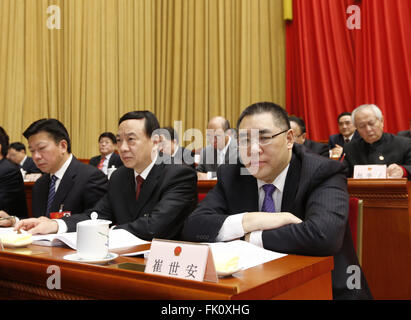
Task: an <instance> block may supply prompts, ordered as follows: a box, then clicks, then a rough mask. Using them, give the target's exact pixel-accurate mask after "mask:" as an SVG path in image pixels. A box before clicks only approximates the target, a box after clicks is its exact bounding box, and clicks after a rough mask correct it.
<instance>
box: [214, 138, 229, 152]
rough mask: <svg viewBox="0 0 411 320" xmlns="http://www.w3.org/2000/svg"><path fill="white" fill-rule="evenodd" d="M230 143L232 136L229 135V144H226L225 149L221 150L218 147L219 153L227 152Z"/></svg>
mask: <svg viewBox="0 0 411 320" xmlns="http://www.w3.org/2000/svg"><path fill="white" fill-rule="evenodd" d="M230 143H231V136H228V142H227V144H226V145H225V147H224V149H223V150H221V151H220V150H218V149H217V153H223V154H225V153H226V152H227V149H228V146H229V145H230Z"/></svg>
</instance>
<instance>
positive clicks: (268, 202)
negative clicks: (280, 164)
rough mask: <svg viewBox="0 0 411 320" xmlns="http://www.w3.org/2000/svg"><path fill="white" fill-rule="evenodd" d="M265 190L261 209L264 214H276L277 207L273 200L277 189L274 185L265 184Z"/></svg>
mask: <svg viewBox="0 0 411 320" xmlns="http://www.w3.org/2000/svg"><path fill="white" fill-rule="evenodd" d="M263 189H264V192H265V196H264V201H263V206H262V207H261V211H262V212H275V205H274V200H273V193H274V190H275V189H276V188H275V186H274V185H273V184H265V185H263Z"/></svg>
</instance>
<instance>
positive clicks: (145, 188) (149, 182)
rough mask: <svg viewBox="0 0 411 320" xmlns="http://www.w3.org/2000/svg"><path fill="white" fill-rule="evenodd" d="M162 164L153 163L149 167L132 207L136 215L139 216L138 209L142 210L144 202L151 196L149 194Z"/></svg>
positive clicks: (152, 189) (158, 175)
mask: <svg viewBox="0 0 411 320" xmlns="http://www.w3.org/2000/svg"><path fill="white" fill-rule="evenodd" d="M162 166H163V165H161V164H160V165H159V164H155V165H154V166H153V168H151V171H150V173H149V174H148V176H147V179H146V180H145V181H144V183H143V185H142V187H141V191H140V195H139V197H138V200H137V201H136V206H135V209H134V212H135V214H136V215H137V216H140V211H141V210H142V208H144V205H145V204H146V202H147V201H148V200H149V199H150V198H151V197H150V196H151V194H152V193H153V191H154V189H155V187H156V185H157V182H158V179H159V178H160V174H161V171H162V170H161V168H162Z"/></svg>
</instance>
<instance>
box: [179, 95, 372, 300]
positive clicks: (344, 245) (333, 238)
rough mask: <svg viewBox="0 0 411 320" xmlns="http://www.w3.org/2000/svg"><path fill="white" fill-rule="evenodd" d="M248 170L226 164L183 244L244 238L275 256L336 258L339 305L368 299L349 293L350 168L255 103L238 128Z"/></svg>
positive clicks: (269, 106)
mask: <svg viewBox="0 0 411 320" xmlns="http://www.w3.org/2000/svg"><path fill="white" fill-rule="evenodd" d="M237 128H238V134H239V135H238V141H239V154H240V160H241V162H242V164H226V165H221V166H220V167H219V168H218V171H217V177H218V179H217V181H218V182H217V184H216V186H215V187H214V188H213V189H212V190H211V191H210V192H209V193H208V194H207V196H206V197H205V199H204V200H203V201H202V202H201V203H200V204H199V205H198V206H197V208H196V210H194V212H193V213H192V214H191V215H190V216H189V217H188V218H187V220H186V222H185V225H184V228H183V238H184V239H185V240H188V241H198V242H218V241H231V240H234V239H239V238H241V239H244V240H246V241H249V242H250V243H253V244H255V245H257V246H260V247H263V248H265V249H268V250H272V251H276V252H282V253H288V254H302V255H315V256H329V255H333V256H334V264H335V268H334V271H333V273H332V282H333V295H334V299H368V298H371V294H370V292H369V290H368V286H367V282H366V280H365V278H364V276H363V275H362V277H361V289H353V290H349V289H348V288H347V278H348V276H349V274H347V268H348V266H349V265H357V266H359V264H358V259H357V256H356V253H355V250H354V247H353V244H352V238H351V233H350V231H349V227H348V224H347V221H348V199H349V195H348V192H347V181H346V173H345V167H344V166H343V165H342V164H341V163H339V162H337V161H333V160H330V159H327V158H325V157H322V156H319V155H317V154H314V153H312V152H308V151H307V150H306V149H305V148H304V147H302V146H300V145H298V144H295V143H294V133H293V130H292V129H291V127H290V122H289V120H288V115H287V113H286V112H285V110H284V109H283V108H281V107H280V106H278V105H276V104H274V103H269V102H263V103H256V104H253V105H251V106H249V107H248V108H246V109H245V110H244V111H243V113H242V114H241V116H240V118H239V120H238V122H237Z"/></svg>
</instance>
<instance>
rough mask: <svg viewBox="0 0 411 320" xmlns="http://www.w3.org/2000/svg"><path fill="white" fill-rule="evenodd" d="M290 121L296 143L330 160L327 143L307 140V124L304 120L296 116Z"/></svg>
mask: <svg viewBox="0 0 411 320" xmlns="http://www.w3.org/2000/svg"><path fill="white" fill-rule="evenodd" d="M288 119H289V120H290V125H291V129H292V130H293V132H294V142H295V143H298V144H302V145H303V146H305V147H306V148H307V149H308V150H309V151H311V152H314V153H316V154H319V155H320V156H324V157H327V158H328V156H329V152H328V146H327V145H326V144H325V143H321V142H316V141H313V140H309V139H307V138H306V137H307V130H306V128H305V122H304V120H303V119H301V118H298V117H296V116H289V117H288Z"/></svg>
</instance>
